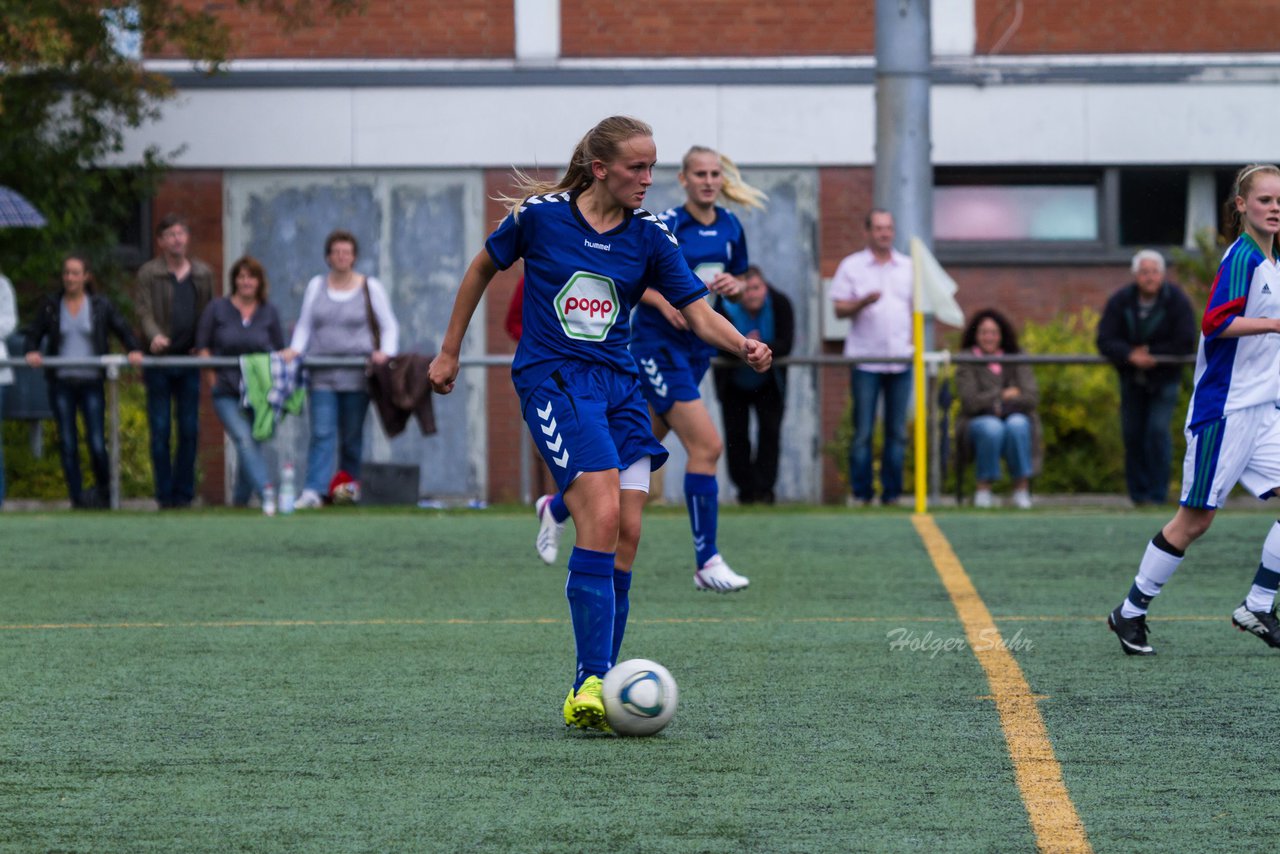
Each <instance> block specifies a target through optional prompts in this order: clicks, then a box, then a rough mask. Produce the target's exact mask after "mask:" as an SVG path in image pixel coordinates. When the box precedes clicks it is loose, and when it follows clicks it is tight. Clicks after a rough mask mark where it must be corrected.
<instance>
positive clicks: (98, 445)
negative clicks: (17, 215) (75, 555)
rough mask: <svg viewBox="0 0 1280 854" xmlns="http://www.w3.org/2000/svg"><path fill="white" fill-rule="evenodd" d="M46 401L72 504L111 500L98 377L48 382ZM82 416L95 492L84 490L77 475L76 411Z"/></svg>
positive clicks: (102, 394) (103, 396) (102, 397)
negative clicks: (53, 425) (55, 432)
mask: <svg viewBox="0 0 1280 854" xmlns="http://www.w3.org/2000/svg"><path fill="white" fill-rule="evenodd" d="M49 403H50V405H51V406H52V407H53V417H54V420H55V421H56V422H57V425H58V455H59V456H60V457H61V459H62V475H63V477H64V478H66V481H67V494H68V495H69V496H70V498H71V506H72V507H91V506H105V504H106V503H107V501H108V500H109V499H110V494H109V490H110V488H111V470H110V467H109V464H108V462H107V442H106V427H105V424H106V420H105V419H106V408H107V406H106V392H105V391H104V386H103V385H102V381H101V380H58V379H52V380H50V382H49ZM77 412H79V413H80V414H81V415H83V416H84V428H85V439H86V440H88V443H89V460H90V463H91V464H92V466H93V487H94V491H93V492H92V493H90V494H89V495H86V494H85V492H84V483H83V481H82V479H81V476H80V430H79V428H78V426H77V424H76V413H77Z"/></svg>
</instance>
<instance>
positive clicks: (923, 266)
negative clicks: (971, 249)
mask: <svg viewBox="0 0 1280 854" xmlns="http://www.w3.org/2000/svg"><path fill="white" fill-rule="evenodd" d="M911 264H912V266H913V267H914V268H915V280H916V293H915V299H916V307H917V309H918V310H919V311H920V312H922V313H924V314H932V315H933V316H934V317H935V318H937V319H938V320H940V321H942V322H943V323H945V324H947V325H948V326H957V327H958V326H964V312H963V311H962V310H961V309H960V304H959V303H957V302H956V291H957V290H958V289H957V287H956V283H955V280H954V279H952V278H951V277H950V276H948V275H947V271H946V270H944V269H942V265H941V264H939V263H938V259H937V258H934V257H933V253H932V252H930V251H929V247H927V246H925V245H924V241H922V240H921V239H920V238H918V237H913V238H911Z"/></svg>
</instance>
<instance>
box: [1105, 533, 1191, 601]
mask: <svg viewBox="0 0 1280 854" xmlns="http://www.w3.org/2000/svg"><path fill="white" fill-rule="evenodd" d="M1181 563H1182V558H1181V557H1178V556H1176V555H1171V554H1169V553H1168V552H1167V551H1165V550H1164V549H1162V548H1160V547H1159V546H1157V545H1156V544H1155V543H1154V542H1151V543H1147V551H1146V552H1145V553H1144V554H1143V555H1142V563H1140V564H1138V575H1137V577H1135V578H1134V579H1133V586H1134V587H1135V588H1137V589H1138V591H1140V592H1141V594H1142V596H1143V597H1144V598H1145V599H1146V603H1147V604H1148V605H1149V604H1150V602H1151V600H1152V599H1154V598H1155V597H1156V596H1158V595H1160V589H1161V588H1162V587H1164V586H1165V584H1166V583H1168V581H1169V579H1170V578H1172V577H1173V574H1174V573H1175V572H1177V571H1178V565H1179V564H1181ZM1145 613H1147V609H1146V608H1145V607H1142V606H1140V605H1138V604H1136V603H1135V602H1134V601H1133V591H1130V595H1129V596H1126V597H1125V600H1124V602H1123V603H1122V604H1121V605H1120V616H1122V617H1124V618H1125V619H1126V620H1131V619H1133V618H1134V617H1141V616H1142V615H1143V614H1145Z"/></svg>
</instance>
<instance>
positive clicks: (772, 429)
mask: <svg viewBox="0 0 1280 854" xmlns="http://www.w3.org/2000/svg"><path fill="white" fill-rule="evenodd" d="M743 279H744V280H745V283H746V284H745V287H744V288H743V290H742V297H741V299H740V300H739V301H738V302H737V303H732V302H728V301H726V300H723V299H720V300H717V301H716V310H717V311H719V312H720V313H721V314H723V315H724V316H725V317H727V318H729V321H730V322H731V323H732V324H733V325H734V327H735V328H736V329H737V330H738V331H739V332H741V333H742V334H743V335H745V336H747V337H748V338H754V339H756V340H758V341H763V342H764V343H766V344H768V345H769V346H770V348H772V349H773V355H774V357H775V358H782V357H783V356H786V355H788V354H789V353H790V352H791V347H792V345H793V344H794V342H795V327H796V324H795V313H794V312H793V311H792V308H791V301H790V300H789V299H787V297H786V295H785V294H783V293H782V292H781V291H778V290H776V289H774V288H773V287H771V286H770V285H769V283H768V282H766V281H765V279H764V275H763V274H762V273H761V272H760V268H759V267H755V266H752V267H748V268H747V270H746V272H745V273H744V274H743ZM786 371H787V369H786V368H785V367H782V366H778V367H775V368H771V369H769V370H767V371H765V372H764V373H762V374H757V373H755V372H754V371H752V370H751V369H750V368H747V369H746V371H745V372H744V371H741V370H739V369H738V367H717V368H716V369H715V381H716V395H717V396H718V397H719V398H720V410H721V412H720V414H721V418H722V419H723V421H724V439H725V457H726V459H727V460H728V463H729V479H730V480H732V481H733V485H734V486H735V487H737V489H738V501H739V503H742V504H752V503H755V502H757V501H759V502H763V503H765V504H772V503H773V501H774V494H773V487H774V484H775V483H776V482H777V480H778V451H779V448H780V445H781V434H782V412H783V408H784V406H785V404H786V388H787V374H786ZM753 408H754V409H755V411H756V424H757V427H758V428H759V429H758V434H757V441H756V451H755V456H754V459H753V458H752V454H751V437H750V435H749V429H750V422H751V410H752V409H753Z"/></svg>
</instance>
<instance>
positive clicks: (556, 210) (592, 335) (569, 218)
mask: <svg viewBox="0 0 1280 854" xmlns="http://www.w3.org/2000/svg"><path fill="white" fill-rule="evenodd" d="M485 249H486V250H487V251H488V253H489V257H490V258H492V259H493V263H494V264H496V265H497V266H498V268H499V269H502V270H505V269H507V268H508V267H510V266H511V265H512V264H514V263H515V262H516V260H517V259H518V258H523V259H524V307H523V312H522V323H523V325H524V331H523V333H522V334H521V336H520V344H519V346H518V347H517V348H516V356H515V360H514V362H513V363H512V366H511V378H512V380H513V381H514V383H515V386H516V392H517V393H518V394H519V395H520V397H521V399H523V398H524V397H525V396H526V395H527V394H528V392H529V390H531V389H532V388H534V387H535V386H537V385H538V383H540V382H542V381H543V380H544V379H546V378H547V377H548V376H550V375H551V373H552V372H553V371H554V370H555V369H556V368H557V367H558V366H559V365H561V364H563V363H564V362H565V361H566V360H579V361H583V362H590V363H596V364H600V365H606V366H608V367H610V368H613V369H614V370H617V371H621V372H623V373H627V374H635V373H636V366H635V362H634V360H633V359H632V358H631V354H630V353H629V352H628V350H627V344H628V343H629V342H630V340H631V328H630V315H631V309H632V308H633V307H634V306H635V304H636V302H637V301H639V299H640V295H641V294H643V293H644V289H645V288H646V287H653V288H657V289H658V290H659V292H661V293H662V295H663V296H664V297H666V299H667V301H669V302H670V303H671V304H672V305H674V306H676V307H677V308H682V307H684V306H686V305H688V304H689V303H691V302H693V301H694V300H696V299H701V298H702V297H703V296H705V295H706V293H707V289H706V287H704V286H703V284H702V282H700V281H699V280H698V279H697V278H696V277H695V276H694V275H693V273H692V271H691V270H690V269H689V265H688V264H687V263H685V260H684V256H682V255H681V254H680V250H679V249H678V248H677V244H676V239H675V238H674V237H673V236H672V235H671V232H669V231H668V230H667V228H666V226H664V225H663V224H662V223H661V222H660V221H659V220H658V218H657V217H656V216H654V215H653V214H651V213H649V212H648V211H646V210H644V209H643V208H637V209H635V210H633V211H625V212H624V215H623V218H622V222H621V223H620V224H619V225H618V226H617V227H615V228H613V229H611V230H610V231H607V232H605V233H604V234H601V233H599V232H597V231H596V230H595V229H593V228H592V227H591V226H590V225H588V224H587V222H586V220H585V219H583V218H582V214H581V213H580V212H579V211H578V204H577V194H570V193H568V192H565V193H555V194H552V195H545V196H533V197H531V198H529V199H526V200H525V202H524V204H523V206H522V207H521V208H520V209H519V210H518V211H516V212H515V213H514V214H508V215H507V217H506V219H504V220H503V221H502V223H501V224H500V225H499V226H498V228H497V230H496V231H494V232H493V234H491V235H489V239H488V241H486V242H485Z"/></svg>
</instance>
